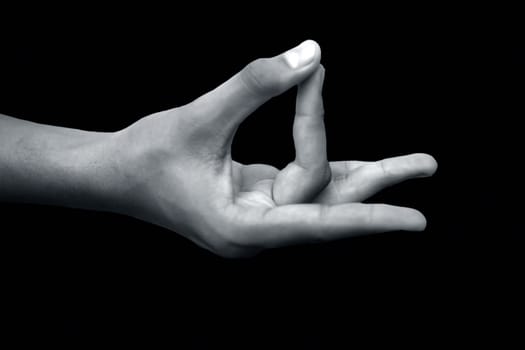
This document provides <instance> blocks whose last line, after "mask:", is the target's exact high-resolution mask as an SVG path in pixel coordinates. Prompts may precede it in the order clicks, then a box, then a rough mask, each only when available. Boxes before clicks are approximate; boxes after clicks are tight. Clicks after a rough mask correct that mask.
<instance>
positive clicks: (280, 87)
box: [118, 41, 437, 257]
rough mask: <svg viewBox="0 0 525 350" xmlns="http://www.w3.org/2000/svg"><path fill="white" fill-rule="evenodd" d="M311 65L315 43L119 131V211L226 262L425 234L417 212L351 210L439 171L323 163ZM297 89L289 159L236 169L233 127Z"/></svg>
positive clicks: (397, 161)
mask: <svg viewBox="0 0 525 350" xmlns="http://www.w3.org/2000/svg"><path fill="white" fill-rule="evenodd" d="M320 56H321V51H320V48H319V46H318V45H317V43H315V42H313V41H306V42H304V43H303V44H301V45H300V46H298V47H297V48H295V49H292V50H290V51H288V52H286V53H284V54H281V55H279V56H276V57H273V58H269V59H259V60H256V61H254V62H252V63H250V64H249V65H247V66H246V67H245V68H244V69H243V70H242V71H241V72H239V73H238V74H236V75H235V76H233V77H232V78H231V79H229V80H228V81H226V82H225V83H223V84H222V85H221V86H219V87H218V88H216V89H215V90H213V91H211V92H209V93H207V94H205V95H203V96H201V97H200V98H198V99H197V100H195V101H193V102H192V103H190V104H188V105H185V106H183V107H179V108H175V109H172V110H168V111H164V112H160V113H156V114H153V115H150V116H148V117H146V118H143V119H142V120H139V121H138V122H137V123H135V124H133V125H131V126H130V127H128V128H126V129H124V130H123V131H121V132H119V133H118V134H119V135H118V138H119V140H120V141H119V142H120V149H121V150H120V152H121V154H120V159H121V165H120V167H121V171H122V172H123V174H124V176H125V177H124V179H125V180H123V181H122V184H121V186H120V188H121V189H120V198H121V202H122V204H121V205H122V206H123V208H124V209H120V211H123V212H124V213H125V214H128V215H133V216H136V217H138V218H140V219H143V220H146V221H149V222H153V223H156V224H158V225H161V226H164V227H166V228H168V229H171V230H174V231H176V232H178V233H180V234H183V235H184V236H186V237H187V238H189V239H191V240H192V241H194V242H195V243H197V244H198V245H200V246H202V247H204V248H206V249H209V250H211V251H213V252H215V253H217V254H219V255H221V256H225V257H241V256H250V255H253V254H256V253H257V252H259V251H261V250H262V249H265V248H273V247H279V246H283V245H288V244H296V243H306V242H320V241H326V240H333V239H339V238H343V237H349V236H353V235H360V234H368V233H373V232H385V231H391V230H412V231H420V230H423V229H424V228H425V226H426V220H425V218H424V216H423V215H422V214H421V213H420V212H418V211H417V210H414V209H410V208H403V207H397V206H389V205H384V204H361V203H359V202H361V201H363V200H365V199H366V198H368V197H370V196H371V195H373V194H374V193H376V192H377V191H379V190H381V189H382V188H384V187H387V186H389V185H392V184H395V183H398V182H401V181H404V180H406V179H410V178H414V177H423V176H429V175H432V174H433V173H434V171H435V170H436V167H437V164H436V162H435V160H434V159H433V158H432V157H431V156H429V155H425V154H413V155H409V156H404V157H396V158H391V159H385V160H382V161H379V162H357V161H354V162H352V161H339V162H330V163H329V162H328V161H327V155H326V139H325V130H324V123H323V103H322V97H321V90H322V84H323V79H324V74H325V70H324V68H323V67H322V65H320ZM294 85H298V86H299V87H298V93H297V102H296V116H295V120H294V128H293V137H294V143H295V150H296V158H295V160H294V161H293V162H291V163H290V164H288V166H286V167H285V168H284V169H283V170H281V171H279V170H278V169H276V168H275V167H273V166H270V165H263V164H251V165H243V164H240V163H238V162H235V161H233V160H232V158H231V143H232V139H233V136H234V134H235V131H236V129H237V127H238V126H239V124H240V123H241V122H242V121H243V120H244V119H245V118H246V117H247V116H248V115H250V114H251V113H252V112H253V111H254V110H255V109H257V108H258V107H259V106H260V105H261V104H263V103H265V102H266V101H267V100H268V99H270V98H271V97H273V96H276V95H278V94H281V93H283V92H284V91H286V90H288V89H289V88H291V87H292V86H294ZM124 203H127V204H124Z"/></svg>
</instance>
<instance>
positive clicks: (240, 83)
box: [191, 40, 321, 141]
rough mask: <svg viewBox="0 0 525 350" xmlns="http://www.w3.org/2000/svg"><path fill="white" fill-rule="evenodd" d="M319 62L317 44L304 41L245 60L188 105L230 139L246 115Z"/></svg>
mask: <svg viewBox="0 0 525 350" xmlns="http://www.w3.org/2000/svg"><path fill="white" fill-rule="evenodd" d="M320 61H321V49H320V48H319V45H318V44H317V43H316V42H315V41H312V40H306V41H304V42H303V43H302V44H300V45H298V46H297V47H295V48H293V49H291V50H288V51H287V52H285V53H282V54H280V55H277V56H274V57H271V58H261V59H257V60H255V61H253V62H251V63H249V64H248V65H247V66H246V67H244V69H242V70H241V71H240V72H239V73H237V74H235V75H234V76H233V77H231V78H230V79H228V80H227V81H226V82H224V83H223V84H221V85H220V86H218V87H217V88H215V89H214V90H212V91H210V92H208V93H207V94H205V95H203V96H201V97H199V98H198V99H197V100H195V101H194V102H192V103H191V105H192V107H193V108H194V109H195V110H196V111H197V113H195V114H197V115H198V116H197V117H198V118H200V119H203V121H202V122H203V124H204V125H206V128H207V129H208V130H211V131H212V132H219V131H220V132H221V133H222V134H224V135H227V137H229V138H232V137H233V134H234V133H235V130H236V129H237V127H238V126H239V124H240V123H241V122H242V121H243V120H244V119H245V118H246V117H247V116H249V115H250V114H251V113H252V112H254V111H255V110H256V109H257V108H258V107H259V106H261V105H262V104H264V103H265V102H266V101H268V100H269V99H271V98H272V97H274V96H277V95H280V94H282V93H283V92H285V91H286V90H288V89H290V88H291V87H293V86H295V85H297V84H298V83H300V82H301V81H303V80H304V79H306V78H307V77H308V76H310V75H311V74H312V73H313V72H314V71H315V70H316V69H317V68H318V67H319V64H320ZM192 117H194V116H192ZM230 141H231V140H230Z"/></svg>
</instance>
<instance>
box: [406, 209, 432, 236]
mask: <svg viewBox="0 0 525 350" xmlns="http://www.w3.org/2000/svg"><path fill="white" fill-rule="evenodd" d="M410 211H411V214H410V215H409V227H408V231H416V232H421V231H424V230H425V228H426V227H427V218H426V217H425V215H423V213H421V212H420V211H419V210H416V209H410Z"/></svg>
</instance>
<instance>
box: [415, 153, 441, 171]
mask: <svg viewBox="0 0 525 350" xmlns="http://www.w3.org/2000/svg"><path fill="white" fill-rule="evenodd" d="M413 156H414V157H416V158H417V162H418V163H419V164H420V167H421V169H422V171H423V176H432V175H434V173H435V172H436V171H437V168H438V163H437V160H436V158H434V157H433V156H431V155H430V154H427V153H415V154H414V155H413Z"/></svg>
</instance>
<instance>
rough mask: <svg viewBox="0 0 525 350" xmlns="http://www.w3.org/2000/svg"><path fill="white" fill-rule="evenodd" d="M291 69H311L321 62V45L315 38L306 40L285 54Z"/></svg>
mask: <svg viewBox="0 0 525 350" xmlns="http://www.w3.org/2000/svg"><path fill="white" fill-rule="evenodd" d="M283 57H284V60H285V61H286V63H287V64H288V66H289V67H290V68H291V69H294V70H299V69H309V68H312V67H314V66H318V65H319V63H320V62H321V47H320V46H319V44H318V43H317V42H316V41H314V40H310V39H309V40H305V41H303V42H302V43H301V44H299V45H297V46H296V47H294V48H293V49H290V50H288V51H286V52H285V53H284V54H283Z"/></svg>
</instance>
